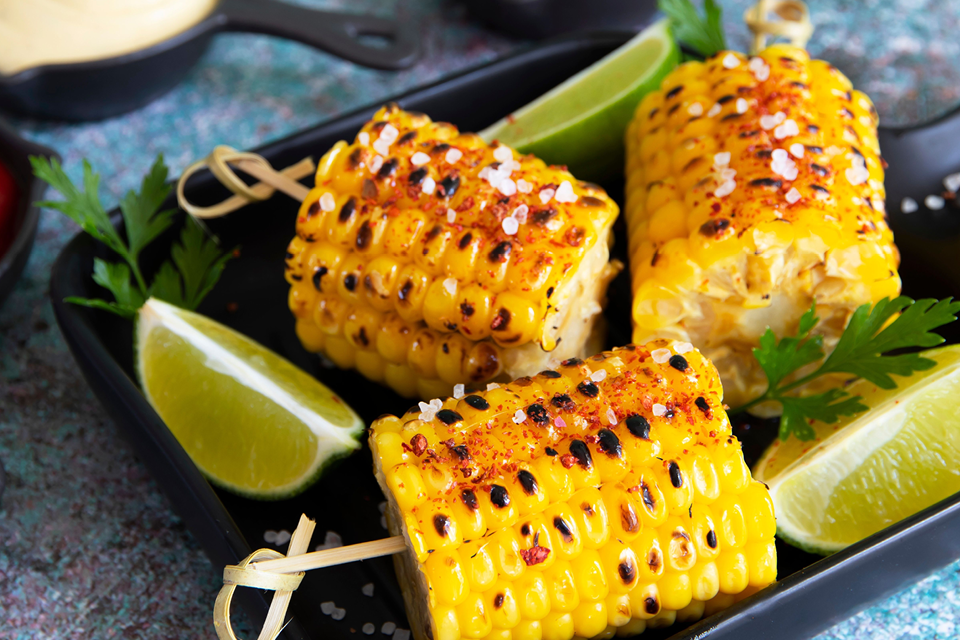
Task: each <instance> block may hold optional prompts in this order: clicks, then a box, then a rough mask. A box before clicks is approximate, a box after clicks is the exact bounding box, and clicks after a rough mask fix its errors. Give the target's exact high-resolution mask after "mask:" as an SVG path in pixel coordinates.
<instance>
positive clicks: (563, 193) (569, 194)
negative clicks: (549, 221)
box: [554, 180, 577, 202]
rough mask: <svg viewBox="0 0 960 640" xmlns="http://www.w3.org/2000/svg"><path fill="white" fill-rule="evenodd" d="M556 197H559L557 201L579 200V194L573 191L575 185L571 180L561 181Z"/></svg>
mask: <svg viewBox="0 0 960 640" xmlns="http://www.w3.org/2000/svg"><path fill="white" fill-rule="evenodd" d="M554 197H555V198H556V199H557V202H576V201H577V194H575V193H574V192H573V185H572V184H570V181H569V180H564V181H563V182H561V183H560V186H559V187H557V193H556V194H555V196H554Z"/></svg>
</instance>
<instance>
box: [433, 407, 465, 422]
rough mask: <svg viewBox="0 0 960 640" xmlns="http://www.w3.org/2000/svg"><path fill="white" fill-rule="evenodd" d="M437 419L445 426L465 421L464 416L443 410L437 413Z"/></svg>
mask: <svg viewBox="0 0 960 640" xmlns="http://www.w3.org/2000/svg"><path fill="white" fill-rule="evenodd" d="M437 419H438V420H439V421H440V422H442V423H443V424H455V423H457V422H462V421H463V416H462V415H460V414H459V413H457V412H456V411H451V410H450V409H441V410H440V411H437Z"/></svg>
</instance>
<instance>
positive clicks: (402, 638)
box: [393, 629, 410, 640]
mask: <svg viewBox="0 0 960 640" xmlns="http://www.w3.org/2000/svg"><path fill="white" fill-rule="evenodd" d="M393 640H410V630H409V629H397V630H396V631H394V632H393Z"/></svg>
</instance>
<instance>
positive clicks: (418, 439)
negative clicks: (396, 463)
mask: <svg viewBox="0 0 960 640" xmlns="http://www.w3.org/2000/svg"><path fill="white" fill-rule="evenodd" d="M410 446H411V447H413V454H414V455H416V456H420V455H423V452H424V451H426V450H427V439H426V437H424V435H423V434H422V433H418V434H417V435H415V436H413V437H412V438H410Z"/></svg>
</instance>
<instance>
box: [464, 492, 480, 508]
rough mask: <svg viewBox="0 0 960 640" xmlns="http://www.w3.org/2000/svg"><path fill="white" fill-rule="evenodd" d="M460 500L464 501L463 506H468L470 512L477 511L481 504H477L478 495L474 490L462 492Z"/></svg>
mask: <svg viewBox="0 0 960 640" xmlns="http://www.w3.org/2000/svg"><path fill="white" fill-rule="evenodd" d="M460 499H461V500H462V501H463V504H464V505H466V507H467V509H470V511H476V510H477V509H478V508H479V506H480V504H479V503H478V502H477V494H476V493H474V492H473V489H464V490H463V491H461V492H460Z"/></svg>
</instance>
